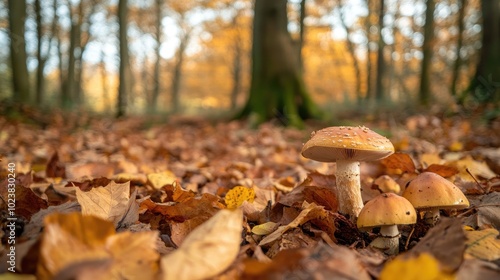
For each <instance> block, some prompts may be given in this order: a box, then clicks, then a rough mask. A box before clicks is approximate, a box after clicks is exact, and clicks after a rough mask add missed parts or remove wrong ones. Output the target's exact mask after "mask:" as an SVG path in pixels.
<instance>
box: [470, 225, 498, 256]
mask: <svg viewBox="0 0 500 280" xmlns="http://www.w3.org/2000/svg"><path fill="white" fill-rule="evenodd" d="M465 236H466V237H467V243H466V244H467V248H466V249H465V253H467V254H469V255H472V256H473V257H475V258H478V259H482V260H486V261H493V260H497V259H499V258H500V240H499V239H498V230H496V229H492V228H488V229H483V230H479V231H476V230H466V231H465Z"/></svg>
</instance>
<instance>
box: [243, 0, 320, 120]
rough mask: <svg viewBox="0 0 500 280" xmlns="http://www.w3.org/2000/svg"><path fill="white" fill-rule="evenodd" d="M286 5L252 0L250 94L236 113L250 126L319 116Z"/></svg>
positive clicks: (279, 0)
mask: <svg viewBox="0 0 500 280" xmlns="http://www.w3.org/2000/svg"><path fill="white" fill-rule="evenodd" d="M286 4H287V1H286V0H256V1H255V7H254V9H255V13H254V19H253V43H252V80H251V84H250V95H249V99H248V101H247V103H246V105H245V107H244V108H243V110H242V111H241V113H240V114H239V115H238V117H245V116H249V117H250V123H251V125H253V126H255V125H258V124H260V123H262V122H265V121H267V120H271V119H273V118H278V119H280V120H282V121H283V122H284V123H285V124H287V125H291V126H296V127H301V126H302V125H303V122H302V120H303V119H304V118H309V117H316V116H318V115H319V112H318V110H317V108H316V106H315V104H314V103H313V102H312V100H311V98H310V97H309V95H308V94H307V92H306V88H305V85H304V81H303V78H302V75H301V72H300V66H299V61H297V55H296V51H295V50H294V48H293V43H292V40H291V38H290V34H289V33H288V30H287V24H288V19H287V13H286Z"/></svg>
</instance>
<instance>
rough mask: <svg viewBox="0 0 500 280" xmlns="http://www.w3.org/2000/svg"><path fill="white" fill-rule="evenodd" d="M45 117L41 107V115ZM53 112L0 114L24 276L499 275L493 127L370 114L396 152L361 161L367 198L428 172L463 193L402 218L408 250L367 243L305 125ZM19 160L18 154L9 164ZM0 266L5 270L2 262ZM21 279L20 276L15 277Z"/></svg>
mask: <svg viewBox="0 0 500 280" xmlns="http://www.w3.org/2000/svg"><path fill="white" fill-rule="evenodd" d="M35 114H36V113H35ZM81 117H82V116H78V117H72V116H66V117H65V118H64V120H65V121H62V120H61V118H60V116H58V115H57V114H52V115H50V116H49V117H47V116H45V117H40V118H34V119H36V120H41V119H44V120H45V121H46V124H45V125H43V126H42V125H40V124H39V123H35V122H34V121H31V122H28V121H26V120H23V121H19V120H14V119H7V118H5V117H1V118H0V128H1V130H0V155H1V158H0V159H1V162H0V163H1V169H0V178H1V179H2V181H1V182H0V196H1V198H2V200H1V202H0V203H1V205H2V212H1V214H2V225H3V231H2V232H1V233H0V234H2V235H3V236H2V247H1V249H2V255H1V258H2V262H3V263H5V262H6V261H8V255H7V253H8V252H9V250H10V246H11V245H10V244H9V243H8V240H9V234H10V229H9V228H8V225H9V221H10V220H9V218H11V216H10V214H9V211H8V203H7V202H8V197H9V192H8V190H9V188H8V184H9V180H8V174H9V173H12V170H10V169H9V168H8V166H9V165H8V163H14V164H15V197H16V204H15V210H14V216H12V217H15V218H16V222H15V224H16V228H15V229H14V234H15V252H16V263H15V268H14V270H15V271H16V272H17V273H22V274H25V276H26V277H27V278H26V279H35V277H36V278H37V279H73V278H78V279H88V278H92V279H207V278H209V279H276V278H280V279H287V278H289V277H292V276H293V277H298V278H305V279H312V278H314V279H336V278H339V277H344V278H349V279H374V278H380V279H402V278H401V275H404V276H405V277H404V279H455V278H459V279H495V278H498V277H499V275H500V269H499V266H498V260H499V259H500V241H499V239H498V235H499V230H500V214H499V213H500V211H499V210H500V195H499V193H500V176H499V175H498V174H500V157H499V156H498V155H499V148H498V147H499V146H500V142H499V139H500V135H498V132H499V131H500V130H499V129H498V128H499V125H500V123H498V121H497V122H493V123H490V124H485V123H482V122H480V121H479V120H477V119H469V120H467V119H461V118H450V119H442V118H438V117H434V116H424V115H416V116H412V117H409V118H407V119H406V120H404V121H401V122H400V123H397V124H391V125H388V123H387V122H384V121H374V122H372V123H363V124H364V125H366V126H369V127H371V128H373V129H376V130H377V131H379V132H381V133H383V134H385V135H386V136H388V137H389V138H390V140H391V141H392V142H393V144H394V146H395V147H396V150H397V152H396V153H395V154H394V155H392V156H390V157H388V158H386V159H384V160H381V161H377V162H364V163H362V165H361V186H362V195H363V200H364V201H365V202H366V201H369V200H371V199H372V198H373V197H375V196H377V195H378V194H380V188H379V187H378V186H377V185H376V184H375V183H374V181H375V180H376V179H377V178H378V177H380V176H382V175H387V176H389V177H391V178H392V179H394V180H395V181H396V182H397V184H398V185H399V186H400V188H401V190H400V192H399V194H401V193H402V192H403V191H404V189H405V186H406V185H407V183H408V182H409V181H411V180H412V179H413V178H415V176H417V175H418V174H420V173H422V172H434V173H437V174H439V175H441V176H443V177H445V178H446V179H448V180H449V181H451V182H453V183H454V184H455V185H456V186H457V187H458V188H459V189H460V190H461V191H462V192H463V193H464V194H465V195H466V196H467V198H468V199H469V201H470V204H471V206H470V207H469V208H468V209H463V210H458V211H456V210H443V211H441V220H440V222H439V223H438V224H436V225H435V226H430V225H427V224H425V223H424V222H423V221H422V220H421V219H420V218H419V219H418V221H417V223H416V224H415V225H405V226H401V227H400V232H401V237H400V241H399V251H400V253H399V254H398V255H396V256H387V255H385V254H384V253H382V252H381V251H377V250H375V249H373V248H370V247H368V244H369V243H370V242H371V241H372V240H373V239H375V238H376V237H377V233H378V229H374V230H369V231H360V230H358V228H357V227H356V225H355V224H353V223H352V222H351V221H350V220H349V219H348V218H346V217H344V216H343V215H341V214H339V213H338V200H337V197H336V195H335V189H336V188H337V187H338V186H336V185H335V176H334V175H332V174H334V172H333V171H334V170H335V164H334V163H320V162H316V161H312V160H308V159H305V158H303V157H302V156H301V155H300V150H301V148H302V143H304V142H305V141H306V140H307V139H308V138H309V133H310V132H311V131H312V130H316V129H319V128H320V126H317V125H312V124H309V125H308V127H307V129H305V130H296V129H291V128H284V127H282V126H279V125H276V124H272V123H267V124H263V125H261V126H260V127H259V128H258V129H255V130H252V129H248V128H247V125H246V124H245V123H243V122H239V121H235V122H227V123H223V122H214V123H210V122H207V121H206V120H200V119H193V118H177V119H171V120H169V121H168V122H166V123H151V122H150V121H147V120H145V119H141V118H129V119H122V120H119V121H110V120H108V119H104V118H100V119H98V118H95V117H88V118H87V119H85V126H82V125H81V124H82V123H78V122H79V121H80V122H81V121H82V119H81ZM10 166H12V165H10ZM1 268H2V273H6V272H8V270H7V267H5V266H4V265H2V266H1ZM16 275H17V274H16Z"/></svg>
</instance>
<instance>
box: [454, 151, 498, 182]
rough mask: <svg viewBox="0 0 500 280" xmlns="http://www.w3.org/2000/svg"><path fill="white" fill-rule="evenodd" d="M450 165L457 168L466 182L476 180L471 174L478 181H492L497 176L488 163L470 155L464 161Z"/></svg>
mask: <svg viewBox="0 0 500 280" xmlns="http://www.w3.org/2000/svg"><path fill="white" fill-rule="evenodd" d="M449 165H450V166H453V167H455V168H457V169H458V171H459V176H460V177H461V178H462V179H463V180H465V181H474V178H472V177H471V175H470V174H469V172H470V173H471V174H472V176H474V177H476V179H478V178H485V179H491V178H493V177H495V176H496V174H495V172H493V171H491V169H490V167H489V166H488V165H487V164H486V163H484V162H482V161H477V160H475V159H474V158H472V157H471V156H470V155H468V156H466V157H465V158H463V159H460V160H457V161H452V162H450V163H449ZM467 170H469V172H467Z"/></svg>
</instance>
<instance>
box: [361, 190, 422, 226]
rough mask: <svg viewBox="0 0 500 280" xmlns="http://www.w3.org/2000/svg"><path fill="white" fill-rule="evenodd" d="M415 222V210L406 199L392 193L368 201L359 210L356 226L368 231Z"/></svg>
mask: <svg viewBox="0 0 500 280" xmlns="http://www.w3.org/2000/svg"><path fill="white" fill-rule="evenodd" d="M416 222H417V213H416V212H415V208H413V205H411V203H410V202H409V201H408V200H407V199H406V198H404V197H402V196H399V195H397V194H394V193H383V194H379V195H377V196H376V197H375V198H373V199H372V200H370V201H368V202H367V203H366V205H365V207H363V209H361V212H360V213H359V217H358V221H357V225H358V228H360V229H370V228H372V227H380V226H391V225H408V224H414V223H416Z"/></svg>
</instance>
